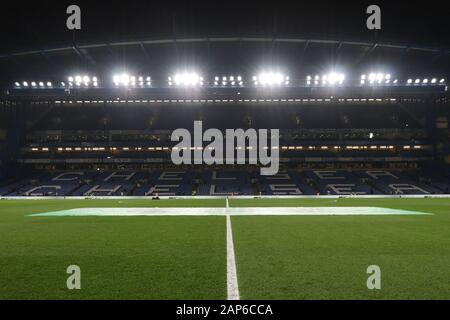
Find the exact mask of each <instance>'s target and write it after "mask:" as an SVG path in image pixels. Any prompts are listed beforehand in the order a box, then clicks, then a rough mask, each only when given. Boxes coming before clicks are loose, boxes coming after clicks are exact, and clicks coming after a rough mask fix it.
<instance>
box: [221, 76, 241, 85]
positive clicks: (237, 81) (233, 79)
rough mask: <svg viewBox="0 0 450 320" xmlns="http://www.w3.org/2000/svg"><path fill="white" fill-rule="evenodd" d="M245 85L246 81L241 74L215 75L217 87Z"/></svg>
mask: <svg viewBox="0 0 450 320" xmlns="http://www.w3.org/2000/svg"><path fill="white" fill-rule="evenodd" d="M243 85H244V81H243V80H242V77H241V76H229V77H227V76H222V77H220V76H215V77H214V86H215V87H220V86H221V87H226V86H232V87H237V86H239V87H242V86H243Z"/></svg>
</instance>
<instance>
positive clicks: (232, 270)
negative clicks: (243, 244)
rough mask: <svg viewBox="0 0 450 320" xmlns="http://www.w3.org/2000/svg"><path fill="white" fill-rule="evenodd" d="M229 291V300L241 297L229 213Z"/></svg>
mask: <svg viewBox="0 0 450 320" xmlns="http://www.w3.org/2000/svg"><path fill="white" fill-rule="evenodd" d="M227 292H228V300H239V299H240V297H239V286H238V279H237V271H236V257H235V255H234V243H233V230H232V229H231V218H230V215H227Z"/></svg>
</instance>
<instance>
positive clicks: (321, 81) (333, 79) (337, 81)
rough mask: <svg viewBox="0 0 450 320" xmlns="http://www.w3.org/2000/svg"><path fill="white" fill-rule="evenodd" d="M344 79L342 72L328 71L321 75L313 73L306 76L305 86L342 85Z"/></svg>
mask: <svg viewBox="0 0 450 320" xmlns="http://www.w3.org/2000/svg"><path fill="white" fill-rule="evenodd" d="M344 81H345V75H344V74H343V73H336V72H330V73H328V74H324V75H322V76H319V75H315V76H314V77H312V76H307V77H306V85H307V86H312V85H314V86H335V85H342V84H344Z"/></svg>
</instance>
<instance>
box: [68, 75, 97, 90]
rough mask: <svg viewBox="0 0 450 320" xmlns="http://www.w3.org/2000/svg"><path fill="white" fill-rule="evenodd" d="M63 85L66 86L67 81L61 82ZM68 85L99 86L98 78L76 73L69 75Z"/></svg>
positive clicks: (79, 86)
mask: <svg viewBox="0 0 450 320" xmlns="http://www.w3.org/2000/svg"><path fill="white" fill-rule="evenodd" d="M61 85H63V86H64V87H65V86H66V83H65V82H61ZM67 85H68V86H69V87H78V88H81V87H85V88H89V87H91V86H93V87H98V78H97V77H90V76H87V75H75V76H69V77H67Z"/></svg>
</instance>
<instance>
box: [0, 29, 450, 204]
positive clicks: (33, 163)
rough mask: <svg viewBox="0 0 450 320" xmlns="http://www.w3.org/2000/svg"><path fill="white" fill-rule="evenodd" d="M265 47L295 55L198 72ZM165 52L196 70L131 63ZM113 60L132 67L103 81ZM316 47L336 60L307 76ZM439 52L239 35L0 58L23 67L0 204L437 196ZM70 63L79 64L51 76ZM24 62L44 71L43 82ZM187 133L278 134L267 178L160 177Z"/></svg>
mask: <svg viewBox="0 0 450 320" xmlns="http://www.w3.org/2000/svg"><path fill="white" fill-rule="evenodd" d="M268 43H269V44H270V45H271V46H274V45H276V46H277V48H280V49H279V50H280V51H283V50H284V49H286V50H293V49H295V50H298V49H299V48H300V49H301V50H300V51H299V52H301V53H302V55H301V59H293V60H294V61H293V60H292V59H291V60H289V59H288V61H286V62H283V63H280V61H275V62H274V61H270V63H269V62H266V63H265V65H263V66H258V67H255V68H245V67H243V66H242V65H241V64H240V63H237V62H233V63H230V62H229V63H226V64H225V63H224V64H222V63H213V62H212V61H213V60H215V59H218V60H220V59H226V60H227V61H229V59H230V58H229V57H226V58H224V57H225V56H224V55H223V53H222V54H218V55H217V57H215V56H214V52H215V50H217V47H218V48H223V46H230V47H231V48H240V49H239V50H236V52H235V53H234V56H235V57H238V59H239V57H240V56H241V57H245V59H244V58H242V59H244V60H249V59H250V57H251V54H252V52H254V48H255V46H264V47H266V46H267V45H268ZM172 46H175V47H177V46H179V47H184V48H185V50H187V49H186V48H195V49H192V51H193V52H196V53H198V52H200V53H199V54H198V56H199V57H202V56H203V54H204V51H205V50H204V49H205V46H207V47H209V51H208V52H209V53H208V55H209V60H208V62H210V63H211V64H210V67H208V68H205V67H204V68H203V70H202V68H198V69H197V68H195V67H194V66H195V65H198V62H197V63H196V64H195V63H193V64H186V63H184V64H183V66H182V67H177V68H176V70H173V69H171V66H169V65H167V66H165V68H162V67H159V68H155V72H154V74H153V73H152V72H151V70H148V68H149V67H148V65H149V64H150V65H154V64H155V63H156V62H155V61H152V62H151V63H146V62H145V60H146V59H148V55H149V52H151V53H152V54H154V56H164V54H165V52H167V50H169V51H171V50H173V48H172ZM278 46H279V47H278ZM284 46H287V47H288V48H289V49H287V48H284ZM179 47H178V50H180V48H179ZM242 47H245V48H244V49H243V48H242ZM117 48H127V49H128V50H129V52H132V54H130V57H128V61H134V62H135V64H134V67H133V68H125V69H126V70H124V68H121V69H120V70H117V72H110V71H109V70H107V68H106V66H105V65H103V64H102V63H103V62H102V61H103V59H105V60H106V59H107V57H108V54H109V53H111V52H114V50H117ZM329 48H334V49H333V50H334V51H335V52H334V53H333V56H334V57H335V58H336V60H338V62H336V63H335V64H334V66H333V67H332V68H325V67H324V66H320V67H316V68H315V69H314V68H312V67H311V65H314V63H315V64H316V65H318V63H317V61H316V60H315V59H317V53H318V52H320V53H322V54H323V52H327V51H328V50H329ZM136 50H137V51H136ZM108 52H109V53H108ZM448 54H449V53H448V52H446V51H445V50H440V49H433V48H421V47H414V46H404V45H397V44H382V43H375V44H372V43H361V42H350V41H335V40H327V41H324V40H314V39H287V38H277V39H272V40H271V42H269V41H268V39H264V38H250V37H249V38H205V39H203V38H201V39H183V40H181V39H180V40H178V41H175V42H174V41H173V40H165V41H164V40H145V41H131V42H126V43H110V44H101V43H100V44H86V45H78V46H65V47H64V46H63V47H57V48H49V49H44V50H37V51H28V52H20V53H12V54H9V55H3V56H1V57H0V59H1V61H2V63H4V64H5V65H6V64H8V65H9V64H10V63H11V61H15V62H17V63H20V64H32V65H33V69H32V70H31V71H27V72H26V73H23V74H21V73H18V72H11V73H9V74H8V73H7V74H6V75H5V77H4V78H3V79H2V83H3V87H4V89H3V91H2V96H1V101H0V112H1V117H0V146H1V173H0V174H1V185H0V196H96V195H97V196H154V195H166V196H191V195H199V196H200V195H201V196H207V195H212V196H214V195H219V196H224V195H230V194H233V195H318V194H320V195H328V194H330V195H351V194H355V195H381V194H425V195H427V194H448V193H449V191H450V180H449V177H450V171H449V166H448V164H449V162H450V144H449V141H450V139H449V138H450V131H449V126H448V122H449V117H450V112H449V110H450V109H449V107H450V105H449V103H450V101H449V95H448V81H447V79H448V74H447V71H446V69H445V68H443V67H442V65H445V63H446V61H448ZM418 55H419V56H420V59H421V60H420V61H419V62H417V59H418V58H417V56H418ZM196 56H197V55H196ZM380 56H383V57H386V61H389V63H390V64H391V65H392V64H393V63H394V62H395V63H398V65H399V67H398V68H397V69H396V70H395V71H396V72H392V73H391V72H390V70H386V69H387V68H385V67H379V66H377V64H376V63H374V62H373V61H374V60H378V59H379V57H380ZM74 57H75V59H77V60H81V61H83V62H84V63H85V64H86V65H88V66H87V67H85V68H83V70H82V71H80V68H77V69H76V70H77V71H78V72H74V71H73V70H75V68H69V69H71V70H72V71H71V72H69V74H67V73H65V72H67V67H66V68H65V71H62V70H64V68H63V67H62V65H65V66H67V65H68V63H69V62H70V61H71V59H73V58H74ZM219 57H220V59H219ZM355 57H356V58H357V59H356V60H355ZM296 58H297V57H296ZM399 58H401V61H399ZM36 59H45V60H47V61H51V62H53V61H54V63H55V64H56V66H54V67H51V68H50V71H48V70H47V71H43V70H45V68H44V69H42V67H41V66H40V65H39V64H36ZM162 61H164V59H162ZM220 61H223V60H220ZM352 61H353V62H354V63H351V62H352ZM162 63H163V62H161V64H162ZM295 63H297V64H295ZM58 64H59V67H58ZM385 64H386V63H385ZM223 65H226V69H225V68H224V67H223ZM281 65H283V67H281ZM287 65H289V66H295V67H293V68H287V67H286V66H287ZM343 65H345V66H347V67H346V68H345V69H346V71H343V69H344V68H343V67H341V66H343ZM379 65H382V64H379ZM412 65H414V66H415V67H414V68H411V66H412ZM424 65H426V66H427V67H428V68H429V70H431V71H426V72H425V71H424V68H423V66H424ZM349 66H351V67H349ZM402 66H403V67H402ZM430 72H431V73H430ZM195 121H202V123H203V126H204V129H205V130H206V129H208V128H215V129H218V130H221V131H223V132H224V131H225V130H226V129H229V128H243V129H244V130H248V129H256V130H258V129H279V130H280V137H279V146H277V147H270V146H269V149H270V148H277V150H276V151H277V152H279V155H280V159H279V160H280V171H279V172H278V174H276V175H273V176H261V175H260V170H259V169H260V168H259V167H258V166H257V165H251V164H249V163H246V164H245V165H237V164H236V165H232V166H230V165H214V166H207V165H203V166H193V165H174V164H173V162H172V159H171V153H172V152H173V148H174V146H175V143H174V142H173V141H172V140H171V135H172V133H173V131H174V130H176V129H178V128H187V129H189V130H192V131H193V124H194V122H195ZM205 146H206V145H201V146H196V145H194V144H193V147H192V148H190V149H189V150H186V151H187V152H192V153H194V152H195V151H198V149H203V148H204V147H205ZM236 151H238V150H236ZM248 151H250V150H247V152H248Z"/></svg>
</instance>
